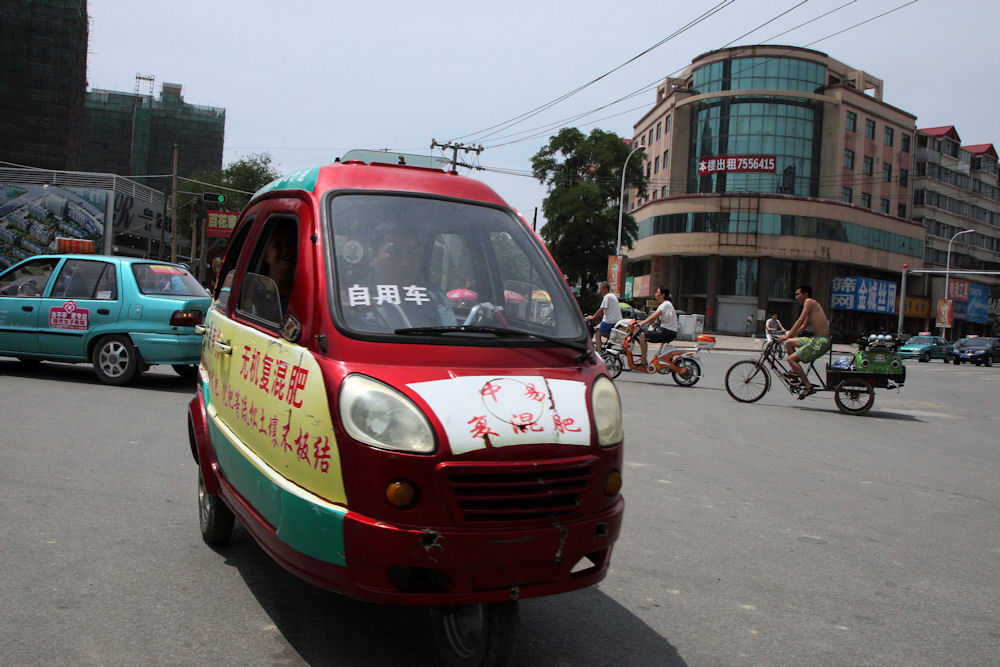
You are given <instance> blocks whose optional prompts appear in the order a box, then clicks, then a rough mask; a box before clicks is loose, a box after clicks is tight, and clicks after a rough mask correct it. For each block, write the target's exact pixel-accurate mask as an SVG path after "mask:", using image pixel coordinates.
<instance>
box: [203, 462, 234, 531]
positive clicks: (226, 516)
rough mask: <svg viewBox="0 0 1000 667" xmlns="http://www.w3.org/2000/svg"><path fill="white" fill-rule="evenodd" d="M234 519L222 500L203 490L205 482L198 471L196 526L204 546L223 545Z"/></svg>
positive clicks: (231, 529)
mask: <svg viewBox="0 0 1000 667" xmlns="http://www.w3.org/2000/svg"><path fill="white" fill-rule="evenodd" d="M235 519H236V517H234V516H233V513H232V512H231V511H230V510H229V508H228V507H226V504H225V503H224V502H222V498H219V497H218V496H212V495H209V493H208V492H207V491H206V490H205V480H204V479H203V478H202V476H201V471H199V472H198V524H199V526H200V527H201V539H203V540H205V544H211V545H218V544H225V543H226V542H228V541H229V538H230V537H231V536H232V534H233V522H234V521H235Z"/></svg>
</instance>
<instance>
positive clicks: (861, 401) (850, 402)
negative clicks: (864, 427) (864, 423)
mask: <svg viewBox="0 0 1000 667" xmlns="http://www.w3.org/2000/svg"><path fill="white" fill-rule="evenodd" d="M833 400H834V401H836V403H837V407H838V408H840V411H841V412H846V413H847V414H849V415H863V414H865V413H866V412H868V411H869V410H871V408H872V405H873V404H874V403H875V390H874V389H872V386H871V385H870V384H868V383H867V382H865V381H864V380H842V381H841V382H840V384H838V385H837V388H836V389H834V393H833Z"/></svg>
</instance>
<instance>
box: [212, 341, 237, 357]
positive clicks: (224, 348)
mask: <svg viewBox="0 0 1000 667" xmlns="http://www.w3.org/2000/svg"><path fill="white" fill-rule="evenodd" d="M212 345H213V347H215V349H217V350H218V351H219V352H221V353H222V354H232V353H233V346H232V345H226V344H225V343H223V342H222V341H221V340H217V341H215V342H214V343H212Z"/></svg>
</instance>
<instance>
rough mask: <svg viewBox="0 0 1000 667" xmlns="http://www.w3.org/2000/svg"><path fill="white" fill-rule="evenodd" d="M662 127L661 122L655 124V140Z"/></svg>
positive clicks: (658, 138) (658, 136)
mask: <svg viewBox="0 0 1000 667" xmlns="http://www.w3.org/2000/svg"><path fill="white" fill-rule="evenodd" d="M662 128H663V123H657V124H656V140H657V141H659V140H660V130H661V129H662Z"/></svg>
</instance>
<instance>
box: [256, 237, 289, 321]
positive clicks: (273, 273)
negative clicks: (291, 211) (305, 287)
mask: <svg viewBox="0 0 1000 667" xmlns="http://www.w3.org/2000/svg"><path fill="white" fill-rule="evenodd" d="M297 259H298V229H297V227H296V225H295V223H294V222H293V221H291V220H281V221H279V222H278V224H277V225H276V226H275V228H274V231H273V232H272V233H271V238H270V239H268V242H267V247H265V248H264V263H263V265H262V267H261V268H262V273H263V274H264V275H266V276H267V277H268V278H270V279H271V280H273V281H274V284H275V285H277V286H278V295H279V297H280V302H281V314H282V315H284V314H285V313H286V312H288V299H289V297H290V296H291V295H292V286H293V285H294V284H295V264H296V260H297Z"/></svg>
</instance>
